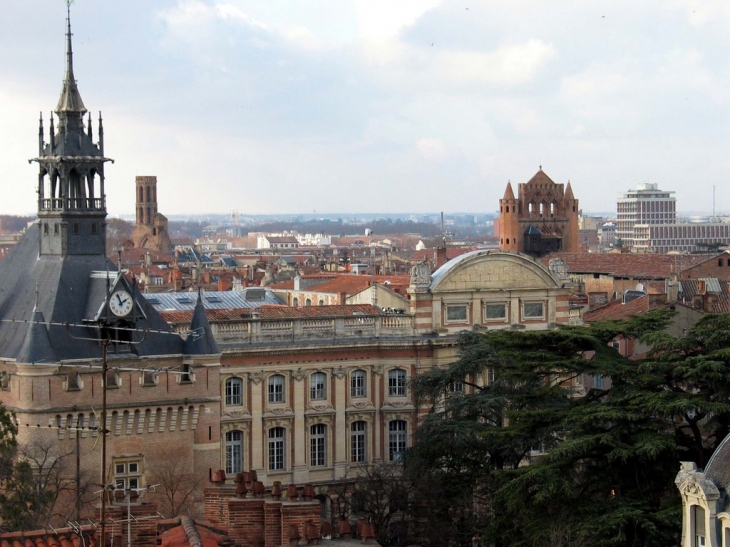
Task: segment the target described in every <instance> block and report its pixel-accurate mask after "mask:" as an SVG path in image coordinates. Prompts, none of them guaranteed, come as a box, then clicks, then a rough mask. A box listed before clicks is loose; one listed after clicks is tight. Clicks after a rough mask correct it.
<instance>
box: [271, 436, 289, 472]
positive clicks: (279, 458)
mask: <svg viewBox="0 0 730 547" xmlns="http://www.w3.org/2000/svg"><path fill="white" fill-rule="evenodd" d="M285 433H286V430H285V429H284V428H283V427H272V428H271V429H269V471H283V470H284V469H286V467H285V466H286V460H285V459H284V447H285V443H284V435H285Z"/></svg>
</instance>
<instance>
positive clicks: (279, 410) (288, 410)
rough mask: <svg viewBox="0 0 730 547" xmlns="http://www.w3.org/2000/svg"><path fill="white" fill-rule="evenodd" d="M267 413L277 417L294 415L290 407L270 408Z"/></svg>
mask: <svg viewBox="0 0 730 547" xmlns="http://www.w3.org/2000/svg"><path fill="white" fill-rule="evenodd" d="M266 413H267V414H273V415H275V416H281V415H284V414H294V413H293V412H292V409H291V408H289V407H288V406H285V407H279V408H277V407H273V408H269V409H267V411H266Z"/></svg>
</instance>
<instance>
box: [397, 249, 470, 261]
mask: <svg viewBox="0 0 730 547" xmlns="http://www.w3.org/2000/svg"><path fill="white" fill-rule="evenodd" d="M476 249H477V248H476V247H446V259H447V260H451V259H452V258H456V257H457V256H461V255H463V254H465V253H470V252H471V251H476ZM435 252H436V249H421V250H420V251H416V252H415V253H413V254H411V256H410V260H411V262H423V261H424V260H433V257H434V253H435Z"/></svg>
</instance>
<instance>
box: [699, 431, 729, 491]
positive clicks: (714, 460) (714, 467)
mask: <svg viewBox="0 0 730 547" xmlns="http://www.w3.org/2000/svg"><path fill="white" fill-rule="evenodd" d="M705 478H707V479H709V480H711V481H712V482H714V483H715V485H716V486H718V487H720V488H723V489H724V490H725V491H726V492H730V435H728V436H727V437H725V438H724V439H723V441H722V442H721V443H720V446H718V447H717V448H716V449H715V452H713V454H712V457H711V458H710V461H709V462H707V467H705Z"/></svg>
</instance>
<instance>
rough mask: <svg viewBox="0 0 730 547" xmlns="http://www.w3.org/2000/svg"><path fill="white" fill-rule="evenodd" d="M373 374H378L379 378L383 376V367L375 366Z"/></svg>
mask: <svg viewBox="0 0 730 547" xmlns="http://www.w3.org/2000/svg"><path fill="white" fill-rule="evenodd" d="M373 374H377V375H378V376H380V375H381V374H383V365H374V366H373Z"/></svg>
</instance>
